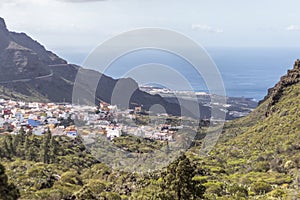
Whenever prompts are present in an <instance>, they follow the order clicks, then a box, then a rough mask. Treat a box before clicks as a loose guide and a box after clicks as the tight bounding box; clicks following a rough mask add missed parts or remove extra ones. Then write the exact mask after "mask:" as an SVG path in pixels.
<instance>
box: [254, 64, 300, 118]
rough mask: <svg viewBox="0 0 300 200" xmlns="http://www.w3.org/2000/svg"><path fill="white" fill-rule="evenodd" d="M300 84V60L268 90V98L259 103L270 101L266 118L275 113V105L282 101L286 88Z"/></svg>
mask: <svg viewBox="0 0 300 200" xmlns="http://www.w3.org/2000/svg"><path fill="white" fill-rule="evenodd" d="M299 82H300V60H299V59H298V60H296V62H295V64H294V68H293V69H291V70H288V72H287V74H286V75H284V76H282V77H281V78H280V81H279V82H278V83H277V84H276V85H275V86H274V87H273V88H270V89H269V90H268V94H267V96H265V98H264V99H263V100H262V101H260V102H259V104H262V103H263V102H265V101H266V100H268V99H269V100H270V102H269V103H268V108H267V112H266V116H269V115H270V113H272V112H274V111H275V110H274V109H275V107H274V105H275V104H276V103H277V102H278V101H279V100H280V98H281V97H282V95H283V91H284V89H285V88H287V87H289V86H291V85H294V84H297V83H299Z"/></svg>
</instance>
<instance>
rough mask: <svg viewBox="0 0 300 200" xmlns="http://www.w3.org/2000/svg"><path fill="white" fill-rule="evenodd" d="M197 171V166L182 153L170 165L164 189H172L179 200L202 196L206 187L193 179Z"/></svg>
mask: <svg viewBox="0 0 300 200" xmlns="http://www.w3.org/2000/svg"><path fill="white" fill-rule="evenodd" d="M195 172H196V168H195V167H194V166H193V165H192V164H191V163H190V160H189V159H188V158H187V157H186V156H185V155H182V156H181V157H180V158H179V159H178V160H177V161H175V162H173V163H172V164H171V165H170V166H169V167H168V169H167V174H166V176H164V181H165V184H163V185H162V186H161V187H162V190H166V189H167V190H171V191H172V193H173V194H174V198H175V199H178V200H182V199H196V198H202V196H203V194H204V192H205V188H204V186H202V185H201V184H199V183H198V182H197V181H195V180H193V177H194V176H195V174H196V173H195Z"/></svg>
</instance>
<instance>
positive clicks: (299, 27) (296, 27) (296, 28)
mask: <svg viewBox="0 0 300 200" xmlns="http://www.w3.org/2000/svg"><path fill="white" fill-rule="evenodd" d="M285 29H286V30H287V31H300V25H290V26H288V27H286V28H285Z"/></svg>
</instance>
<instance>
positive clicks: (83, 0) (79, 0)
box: [57, 0, 106, 3]
mask: <svg viewBox="0 0 300 200" xmlns="http://www.w3.org/2000/svg"><path fill="white" fill-rule="evenodd" d="M57 1H63V2H68V3H88V2H96V1H106V0H57Z"/></svg>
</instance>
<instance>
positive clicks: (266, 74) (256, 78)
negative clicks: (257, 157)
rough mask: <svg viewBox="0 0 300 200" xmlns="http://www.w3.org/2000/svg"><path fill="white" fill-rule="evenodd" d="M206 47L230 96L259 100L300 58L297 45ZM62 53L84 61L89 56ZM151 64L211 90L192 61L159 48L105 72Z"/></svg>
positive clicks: (117, 72)
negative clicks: (170, 69) (168, 68)
mask: <svg viewBox="0 0 300 200" xmlns="http://www.w3.org/2000/svg"><path fill="white" fill-rule="evenodd" d="M206 50H207V51H208V53H209V55H210V56H211V58H212V59H213V61H214V62H215V64H216V65H217V67H218V69H219V71H220V73H221V76H222V78H223V81H224V85H225V89H226V93H227V96H231V97H247V98H253V99H255V100H260V99H262V98H263V97H264V96H265V95H266V93H267V89H268V88H270V87H273V86H274V84H275V83H277V82H278V80H279V78H280V77H281V76H282V75H284V74H285V73H286V71H287V70H288V69H291V68H292V66H293V63H294V61H295V60H296V59H297V58H300V49H299V48H298V49H297V48H295V47H210V48H206ZM62 56H64V57H66V58H67V59H68V60H69V61H71V62H75V63H78V64H81V62H82V60H84V58H85V56H86V55H84V54H64V55H62ZM148 63H160V64H164V65H168V66H171V67H172V68H174V69H176V70H177V71H179V72H180V73H181V74H183V75H184V76H185V77H186V78H187V79H188V80H189V81H190V83H191V85H192V87H193V88H194V89H195V90H196V91H207V88H206V85H205V83H204V81H203V79H202V78H201V77H200V76H199V75H198V74H197V72H196V71H195V70H194V69H193V67H192V66H191V65H190V64H189V63H188V62H186V61H185V60H184V59H182V58H180V57H178V56H176V55H173V54H171V53H168V52H164V51H159V50H142V51H136V52H133V53H130V54H127V55H125V56H123V57H120V58H119V59H118V60H116V61H115V62H114V63H112V65H111V66H110V67H109V69H108V70H107V71H105V74H106V75H108V76H112V77H114V78H119V77H122V76H123V75H124V74H126V73H127V72H128V71H129V70H130V69H132V68H135V67H137V66H139V65H143V64H148ZM156 73H157V72H156ZM145 76H147V74H145Z"/></svg>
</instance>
